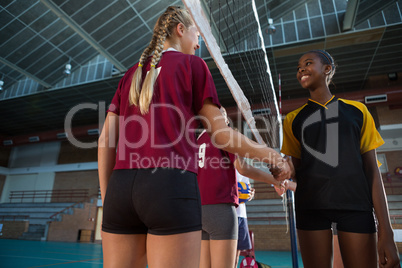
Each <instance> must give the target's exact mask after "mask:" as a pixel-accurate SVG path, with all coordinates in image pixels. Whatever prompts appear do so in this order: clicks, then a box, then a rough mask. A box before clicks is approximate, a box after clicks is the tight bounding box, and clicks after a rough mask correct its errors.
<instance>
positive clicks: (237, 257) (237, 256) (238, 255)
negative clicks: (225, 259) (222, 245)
mask: <svg viewBox="0 0 402 268" xmlns="http://www.w3.org/2000/svg"><path fill="white" fill-rule="evenodd" d="M239 258H240V250H238V251H236V261H235V265H234V268H236V267H237V265H238V264H239Z"/></svg>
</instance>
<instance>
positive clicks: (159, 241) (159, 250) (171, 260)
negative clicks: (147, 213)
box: [135, 231, 201, 268]
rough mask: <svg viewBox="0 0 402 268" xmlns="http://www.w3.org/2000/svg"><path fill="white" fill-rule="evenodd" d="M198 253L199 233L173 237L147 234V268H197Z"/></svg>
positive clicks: (199, 244)
mask: <svg viewBox="0 0 402 268" xmlns="http://www.w3.org/2000/svg"><path fill="white" fill-rule="evenodd" d="M200 252H201V231H194V232H188V233H182V234H175V235H151V234H148V238H147V255H148V267H149V268H177V267H186V268H198V266H199V264H200ZM135 267H136V266H135Z"/></svg>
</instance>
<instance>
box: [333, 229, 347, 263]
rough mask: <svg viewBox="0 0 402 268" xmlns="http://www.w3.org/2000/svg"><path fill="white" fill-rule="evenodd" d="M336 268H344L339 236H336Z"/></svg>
mask: <svg viewBox="0 0 402 268" xmlns="http://www.w3.org/2000/svg"><path fill="white" fill-rule="evenodd" d="M333 239H334V268H344V266H343V262H342V255H341V250H340V248H339V241H338V235H334V237H333Z"/></svg>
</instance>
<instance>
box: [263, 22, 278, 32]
mask: <svg viewBox="0 0 402 268" xmlns="http://www.w3.org/2000/svg"><path fill="white" fill-rule="evenodd" d="M265 32H266V33H267V34H274V33H276V28H275V26H274V20H273V19H271V18H268V28H267V29H266V30H265Z"/></svg>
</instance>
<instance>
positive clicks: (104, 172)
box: [98, 112, 119, 203]
mask: <svg viewBox="0 0 402 268" xmlns="http://www.w3.org/2000/svg"><path fill="white" fill-rule="evenodd" d="M118 138H119V118H118V115H116V114H114V113H111V112H109V113H108V114H107V116H106V120H105V124H104V125H103V129H102V132H101V134H100V136H99V140H98V175H99V186H100V190H101V196H102V203H103V201H104V200H105V194H106V188H107V185H108V182H109V179H110V176H111V174H112V171H113V168H114V165H115V162H116V146H117V141H118Z"/></svg>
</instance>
